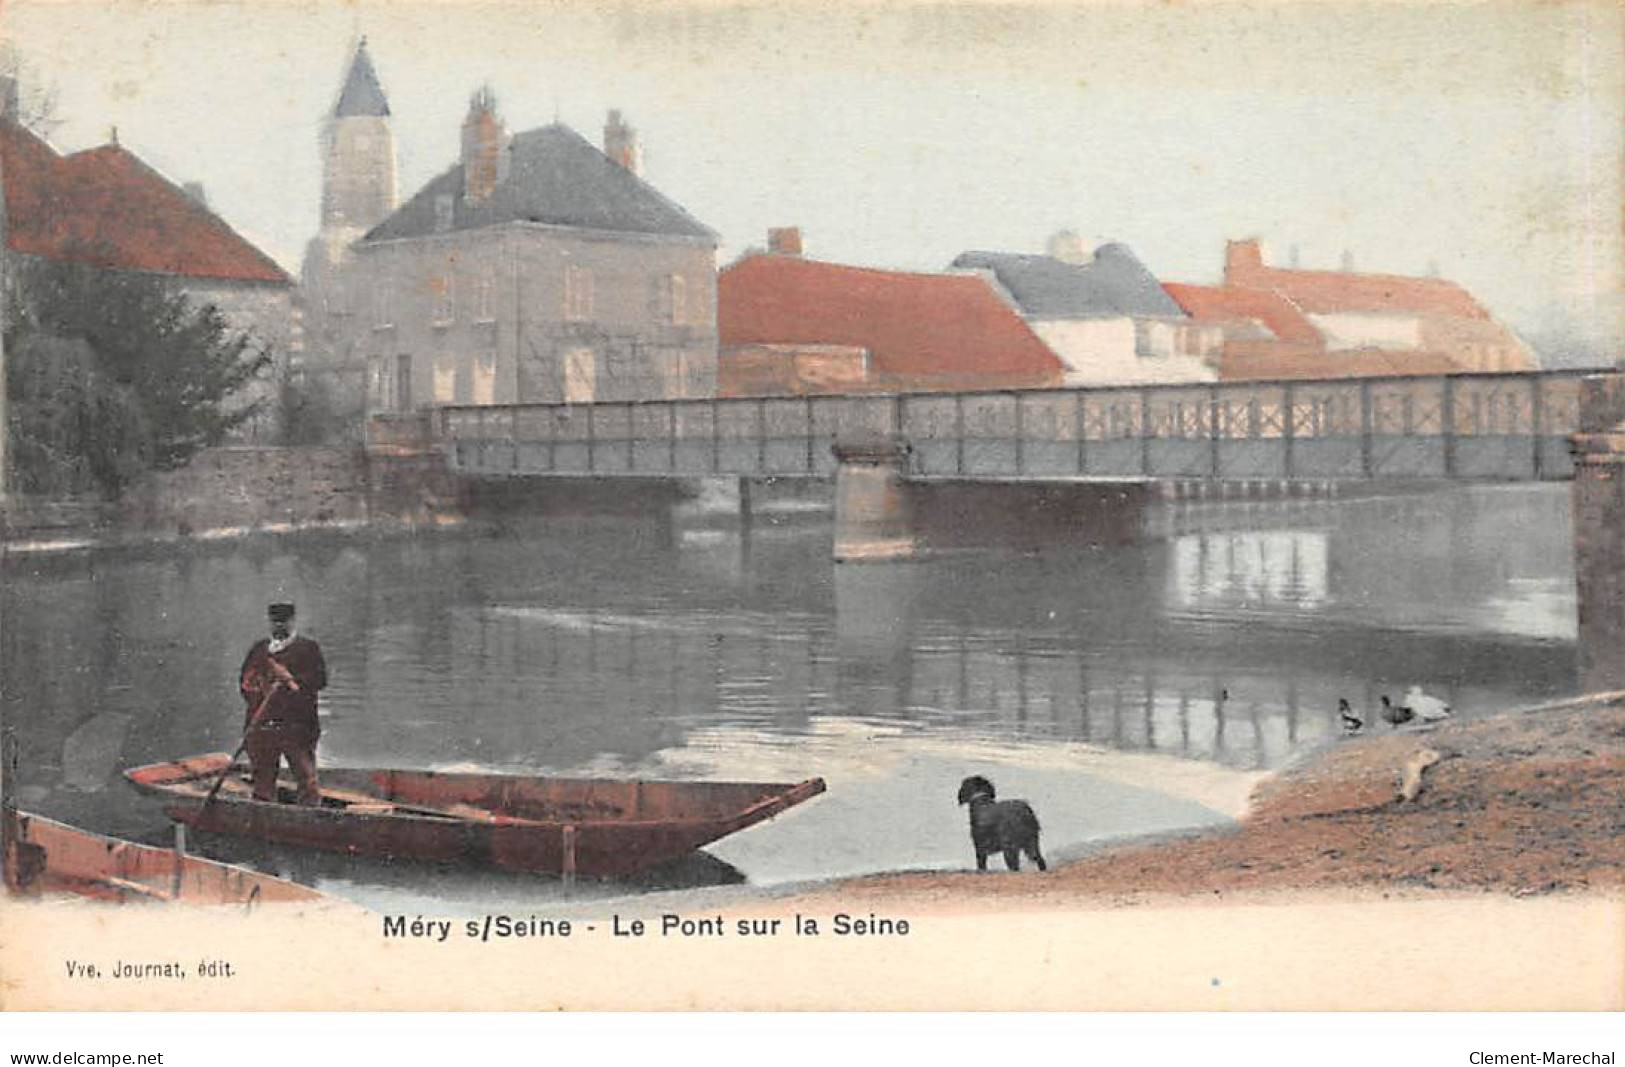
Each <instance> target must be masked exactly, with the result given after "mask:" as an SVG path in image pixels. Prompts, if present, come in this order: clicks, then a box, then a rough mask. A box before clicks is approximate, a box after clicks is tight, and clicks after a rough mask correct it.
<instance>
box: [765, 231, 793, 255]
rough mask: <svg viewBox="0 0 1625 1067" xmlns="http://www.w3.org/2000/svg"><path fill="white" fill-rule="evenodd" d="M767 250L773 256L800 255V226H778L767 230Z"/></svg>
mask: <svg viewBox="0 0 1625 1067" xmlns="http://www.w3.org/2000/svg"><path fill="white" fill-rule="evenodd" d="M767 250H768V252H769V254H771V255H775V256H799V255H801V227H800V226H778V227H774V228H773V229H770V230H768V231H767Z"/></svg>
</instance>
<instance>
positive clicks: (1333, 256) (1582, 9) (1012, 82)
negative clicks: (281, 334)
mask: <svg viewBox="0 0 1625 1067" xmlns="http://www.w3.org/2000/svg"><path fill="white" fill-rule="evenodd" d="M361 34H365V35H366V37H367V40H368V48H369V50H370V51H371V52H372V55H373V58H374V62H375V65H376V67H377V70H378V73H379V77H380V79H381V81H382V83H383V86H384V89H385V91H386V93H387V94H388V96H389V100H390V106H391V110H392V112H393V125H394V132H395V137H396V141H397V150H398V157H399V164H400V179H401V191H402V194H403V197H404V196H406V195H410V194H411V193H412V192H414V191H416V189H417V188H419V187H420V186H421V185H422V184H423V183H424V182H425V181H427V180H428V179H429V178H430V177H431V176H433V175H434V174H436V173H438V172H439V171H441V170H443V169H444V168H445V167H446V166H448V165H449V164H450V163H451V162H452V161H453V160H454V159H455V157H456V154H457V146H458V135H459V128H460V125H461V121H462V118H463V115H464V114H465V112H466V110H467V105H468V98H469V96H470V94H471V93H472V92H473V91H474V90H475V89H477V88H479V87H480V86H481V85H487V84H488V85H490V86H491V87H492V89H494V90H495V92H496V94H497V97H498V100H499V102H500V105H501V110H502V113H503V116H504V118H505V119H506V121H507V123H508V126H509V129H510V130H515V131H517V130H523V129H528V128H531V127H534V126H539V125H543V124H546V123H548V122H551V121H554V120H555V119H558V120H560V121H563V122H565V123H567V124H569V125H571V126H573V127H575V128H576V129H577V130H579V131H581V132H582V133H583V134H584V135H585V136H587V137H588V138H589V139H590V140H593V141H594V142H599V141H600V140H601V136H602V134H601V130H602V126H603V121H604V116H605V112H606V111H607V110H608V109H610V108H619V109H620V110H622V111H623V112H624V113H625V115H626V117H627V119H628V120H629V121H630V122H631V123H632V125H633V126H634V127H636V128H637V130H638V133H639V137H640V141H641V144H642V148H643V155H644V176H645V178H646V179H648V180H649V181H650V182H651V183H652V184H653V185H655V186H656V187H657V188H658V189H660V190H661V191H662V192H663V193H665V194H666V195H667V196H669V197H671V198H672V199H674V200H676V201H677V202H678V203H680V204H682V205H683V206H684V207H685V208H687V209H688V210H689V212H690V213H691V214H693V215H694V216H696V217H697V218H699V219H700V220H701V221H702V222H704V223H706V224H707V225H709V226H710V227H711V228H712V229H714V230H716V231H717V232H718V234H719V239H720V245H721V248H720V258H721V261H722V262H724V263H726V262H727V261H729V260H730V259H732V258H733V257H734V256H736V255H737V254H739V253H740V252H741V251H743V250H744V249H745V248H747V247H749V246H751V245H760V244H762V243H764V241H765V233H766V230H767V228H768V227H770V226H785V225H799V226H800V227H801V228H802V230H803V232H804V235H805V240H806V246H807V253H808V255H810V256H813V257H815V258H819V259H827V260H833V261H838V262H845V263H854V264H862V265H869V266H881V267H893V268H900V269H910V270H939V269H942V268H943V267H945V266H946V265H947V264H948V263H949V261H950V260H952V259H953V257H954V256H955V255H957V254H958V253H959V252H961V251H965V250H968V249H985V250H1001V251H1030V252H1040V251H1042V250H1043V248H1044V243H1045V240H1046V238H1047V237H1048V236H1049V235H1050V234H1051V233H1053V232H1055V231H1056V230H1060V229H1063V228H1065V229H1072V230H1075V231H1077V232H1078V233H1080V234H1082V235H1084V236H1085V237H1086V238H1091V239H1093V240H1096V241H1105V240H1116V241H1122V242H1125V243H1127V244H1128V245H1129V246H1130V247H1131V248H1133V249H1134V250H1135V252H1136V253H1137V254H1139V256H1140V257H1141V258H1142V259H1143V260H1145V261H1146V263H1147V264H1148V265H1149V266H1150V267H1151V269H1152V270H1153V271H1154V272H1155V273H1156V274H1157V275H1158V276H1159V277H1161V278H1163V279H1164V280H1172V281H1188V282H1215V281H1217V280H1218V278H1219V274H1220V271H1221V269H1222V260H1223V250H1224V242H1225V240H1226V239H1227V238H1238V237H1253V236H1256V237H1259V238H1261V239H1262V240H1263V241H1264V243H1265V249H1266V256H1267V257H1268V258H1269V259H1270V261H1271V262H1274V263H1278V264H1281V265H1286V264H1288V263H1289V262H1290V261H1291V260H1292V258H1293V257H1294V256H1296V260H1297V262H1299V263H1300V264H1301V265H1302V266H1304V267H1306V268H1323V269H1336V268H1337V267H1339V265H1340V264H1341V263H1342V261H1343V259H1344V255H1345V253H1347V254H1348V255H1349V256H1351V257H1352V259H1353V263H1354V265H1355V268H1356V269H1358V270H1363V271H1384V272H1394V273H1411V274H1422V273H1426V272H1428V271H1430V270H1431V269H1434V268H1436V269H1437V270H1438V271H1439V272H1440V273H1441V274H1442V275H1443V276H1445V277H1447V278H1451V279H1453V280H1455V281H1458V282H1460V283H1461V284H1463V285H1465V286H1466V287H1467V288H1468V289H1469V290H1470V291H1471V292H1473V293H1474V295H1475V296H1477V297H1478V298H1479V299H1480V301H1481V302H1483V303H1484V304H1485V305H1486V306H1487V307H1488V308H1489V309H1490V310H1491V312H1492V313H1494V314H1495V315H1496V316H1497V317H1498V318H1500V319H1502V320H1503V321H1505V322H1507V323H1508V324H1509V325H1511V326H1513V327H1514V328H1515V329H1517V330H1519V331H1520V332H1521V333H1523V334H1524V335H1525V336H1526V337H1528V338H1530V339H1531V340H1534V341H1536V342H1537V344H1541V345H1542V348H1543V351H1545V352H1547V353H1548V354H1549V353H1550V352H1552V351H1554V350H1556V349H1566V350H1568V351H1569V352H1570V355H1571V358H1572V356H1573V353H1576V352H1584V353H1588V354H1589V355H1590V356H1591V358H1593V359H1594V358H1599V355H1600V358H1605V359H1608V360H1612V359H1613V358H1616V357H1617V353H1618V352H1619V350H1620V347H1621V341H1622V338H1625V270H1622V267H1625V233H1622V213H1621V212H1622V189H1621V170H1622V168H1621V161H1622V158H1625V137H1622V130H1625V56H1622V51H1625V49H1622V41H1625V9H1621V8H1619V7H1618V6H1616V5H1612V4H1606V3H1585V2H1574V3H1561V2H1559V3H1534V2H1521V0H1489V2H1478V3H1455V4H1445V3H1431V2H1416V0H1379V2H1374V3H1366V4H1346V3H1340V2H1337V0H1295V2H1292V3H1234V2H1198V3H1156V4H1153V3H1138V2H1131V0H1115V2H1110V3H1105V2H1101V3H1088V2H1078V3H1031V4H1016V3H997V2H987V3H972V2H964V3H958V4H953V5H934V4H926V3H912V2H908V3H905V2H895V0H894V2H885V3H882V2H876V3H855V2H841V0H836V2H835V3H813V2H811V0H778V2H776V3H739V4H729V5H726V6H725V5H722V4H719V3H714V2H703V0H696V2H693V3H684V2H681V0H676V2H666V3H647V2H644V0H626V2H614V3H612V2H607V0H600V2H598V3H592V4H589V3H579V2H568V0H565V2H542V0H533V2H526V3H475V2H459V0H439V2H431V3H401V2H397V3H381V2H360V0H358V2H351V3H335V2H316V0H306V2H300V0H253V2H240V3H230V2H210V3H203V2H190V0H146V2H141V3H134V2H125V0H102V2H98V3H77V2H59V0H4V3H3V5H0V39H4V40H5V41H6V42H8V43H9V44H10V45H12V46H13V47H15V49H16V50H17V51H18V53H19V54H20V55H21V56H22V58H23V61H24V63H25V72H24V73H25V75H29V76H32V77H33V79H34V80H35V81H36V82H37V83H39V84H42V85H49V86H53V87H54V88H55V91H56V100H57V103H56V111H57V117H58V119H59V120H60V124H59V125H58V126H57V127H56V128H55V129H54V131H53V132H52V141H53V143H54V144H55V145H56V146H57V147H58V148H59V149H61V150H63V151H74V150H78V149H81V148H86V147H90V146H93V145H95V144H99V143H103V142H105V141H106V140H107V139H108V138H109V136H110V129H111V128H112V127H114V126H116V127H117V129H118V137H119V140H120V143H122V144H123V145H124V146H126V147H127V148H129V149H131V150H133V151H134V152H136V153H137V154H138V155H140V156H141V157H142V158H143V159H145V160H146V161H147V162H148V163H150V164H151V165H153V166H155V167H156V168H157V169H158V170H160V171H161V172H163V173H164V174H165V175H167V176H168V177H170V178H171V179H173V180H175V181H177V182H184V181H201V182H202V183H203V184H204V185H205V187H206V189H207V191H208V196H209V200H210V204H211V206H212V207H214V209H215V210H216V211H217V212H219V213H220V214H221V215H222V216H223V217H224V218H225V219H226V220H227V221H228V222H230V223H231V224H232V225H233V226H235V227H236V228H237V229H238V230H239V231H240V232H241V233H243V234H244V235H245V236H247V237H248V238H249V239H251V240H253V241H254V242H255V243H256V244H258V245H259V246H260V247H262V248H263V249H265V250H266V251H267V252H269V253H270V254H271V255H272V256H273V257H274V258H276V259H277V260H278V261H279V262H281V263H282V264H283V265H284V266H285V267H287V268H289V269H290V271H297V268H298V264H299V260H300V258H301V255H302V252H303V248H304V245H305V242H306V241H308V240H309V239H310V238H311V237H312V236H314V234H315V231H316V227H317V222H318V205H319V196H320V182H321V154H320V135H321V129H322V124H323V121H324V119H325V117H326V115H327V114H328V113H329V112H330V111H331V109H332V106H333V104H334V102H335V100H336V97H337V93H338V89H339V86H340V84H341V81H342V78H343V75H344V72H345V70H346V68H347V66H348V62H349V57H350V53H351V51H352V50H353V48H354V44H355V41H356V39H357V38H358V36H359V35H361Z"/></svg>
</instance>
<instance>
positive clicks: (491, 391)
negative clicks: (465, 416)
mask: <svg viewBox="0 0 1625 1067" xmlns="http://www.w3.org/2000/svg"><path fill="white" fill-rule="evenodd" d="M496 393H497V354H496V353H495V352H481V353H480V354H479V355H478V356H476V357H475V359H474V398H473V399H474V403H476V404H494V403H496Z"/></svg>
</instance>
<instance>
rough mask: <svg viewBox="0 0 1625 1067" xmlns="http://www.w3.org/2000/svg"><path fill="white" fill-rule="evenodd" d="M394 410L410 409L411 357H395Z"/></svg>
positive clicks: (403, 355)
mask: <svg viewBox="0 0 1625 1067" xmlns="http://www.w3.org/2000/svg"><path fill="white" fill-rule="evenodd" d="M395 410H396V411H411V410H412V357H411V356H409V355H405V354H402V355H399V356H396V357H395Z"/></svg>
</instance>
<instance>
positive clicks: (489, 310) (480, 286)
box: [474, 267, 497, 322]
mask: <svg viewBox="0 0 1625 1067" xmlns="http://www.w3.org/2000/svg"><path fill="white" fill-rule="evenodd" d="M496 290H497V272H496V268H495V267H481V268H480V273H479V275H478V276H477V277H476V278H475V279H474V321H475V322H494V321H496V317H497V316H496V303H495V301H496Z"/></svg>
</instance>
